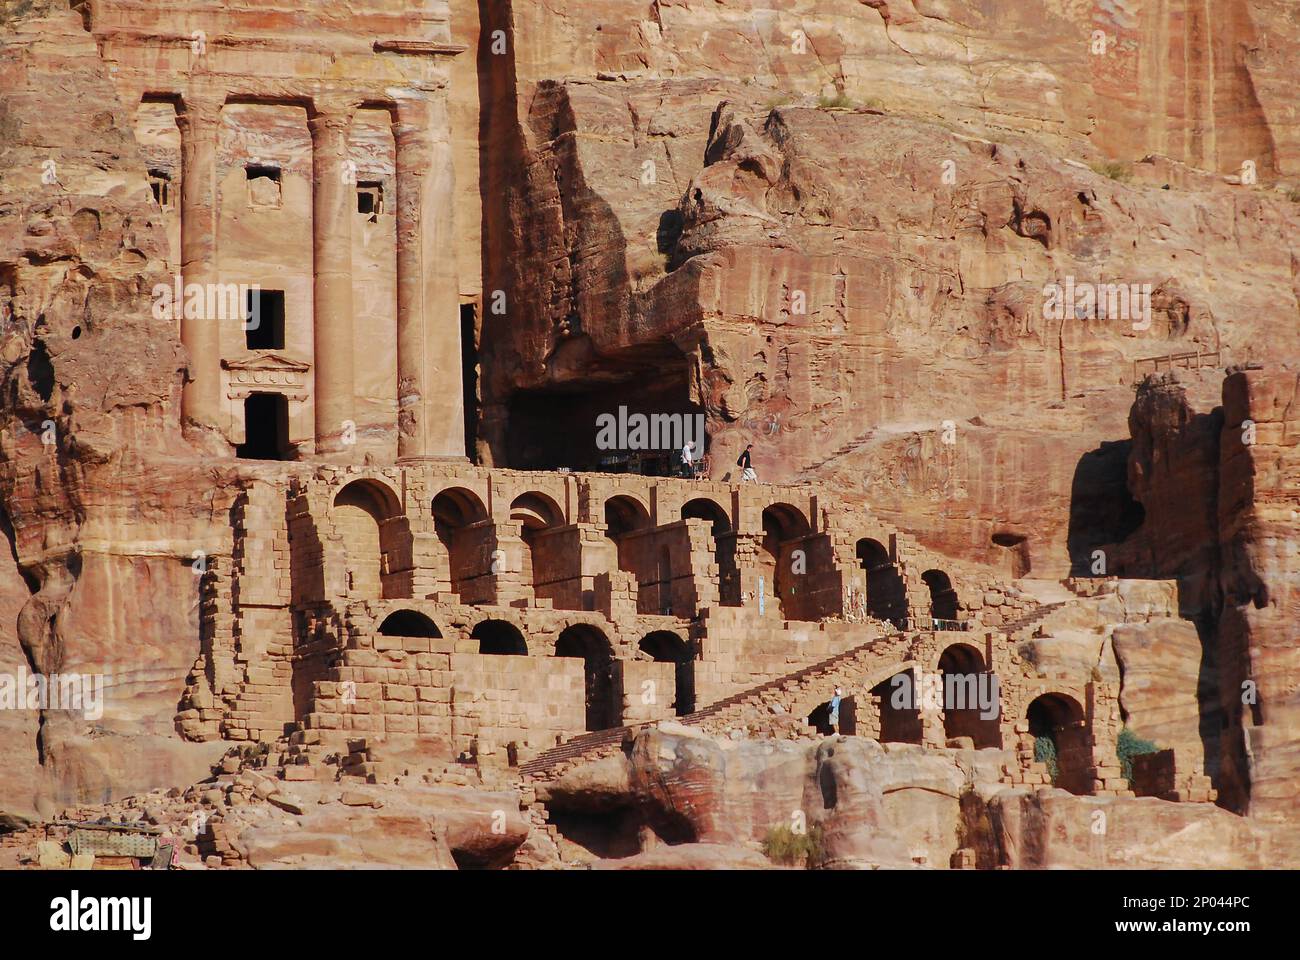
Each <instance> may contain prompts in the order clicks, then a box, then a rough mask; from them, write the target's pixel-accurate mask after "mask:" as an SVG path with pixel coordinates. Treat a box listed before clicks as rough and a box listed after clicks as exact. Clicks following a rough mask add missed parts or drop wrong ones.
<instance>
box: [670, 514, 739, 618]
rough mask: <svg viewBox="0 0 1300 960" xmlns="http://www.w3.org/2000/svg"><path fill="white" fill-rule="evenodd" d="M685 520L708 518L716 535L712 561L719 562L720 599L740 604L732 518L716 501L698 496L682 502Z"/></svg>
mask: <svg viewBox="0 0 1300 960" xmlns="http://www.w3.org/2000/svg"><path fill="white" fill-rule="evenodd" d="M682 519H683V520H707V521H708V522H709V524H710V526H709V532H710V534H711V535H712V536H713V562H714V563H716V564H717V565H718V602H719V603H721V604H722V605H723V606H724V607H738V606H740V569H739V568H738V567H737V566H736V534H735V531H734V530H733V529H732V527H731V518H730V517H729V516H727V512H726V511H725V510H723V509H722V507H721V506H720V505H719V504H718V503H717V502H715V501H713V500H710V499H709V498H707V497H697V498H696V499H694V500H689V501H687V502H686V503H685V504H683V505H682Z"/></svg>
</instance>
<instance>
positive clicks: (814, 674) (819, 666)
mask: <svg viewBox="0 0 1300 960" xmlns="http://www.w3.org/2000/svg"><path fill="white" fill-rule="evenodd" d="M906 639H907V635H906V634H901V633H900V634H893V635H890V636H886V637H873V638H872V639H870V640H868V641H866V642H865V643H862V644H859V645H858V646H856V647H852V648H851V649H849V650H845V651H844V652H842V653H838V654H836V655H835V656H832V657H828V658H827V659H825V660H822V661H820V662H818V663H814V664H811V665H810V666H807V667H803V668H802V669H800V670H796V671H794V672H793V673H787V674H784V675H783V676H780V677H777V678H775V679H773V680H768V681H766V682H765V683H761V684H758V685H757V686H754V687H749V688H747V689H745V690H742V691H740V692H739V693H735V694H733V695H731V696H730V697H725V698H724V699H722V700H718V701H716V702H715V703H712V704H710V705H709V706H707V707H705V708H704V709H702V710H697V711H695V712H694V713H691V714H687V715H686V716H684V717H678V718H677V722H678V723H681V724H683V725H685V726H690V727H698V726H702V725H703V724H704V723H705V722H707V721H710V720H716V719H719V718H720V717H721V716H722V715H723V714H724V713H725V712H726V711H729V710H732V711H733V712H743V710H744V709H745V708H754V707H759V706H761V705H762V704H763V701H764V697H765V696H766V695H768V694H772V693H776V692H780V691H786V690H789V689H791V688H793V687H796V686H798V685H800V684H803V683H805V682H807V681H810V680H814V679H817V678H819V677H822V676H827V675H829V674H832V673H834V672H835V671H836V670H837V669H838V668H840V667H844V666H849V665H851V664H852V662H853V661H854V660H858V659H861V658H863V656H864V655H866V654H876V653H877V652H878V648H879V647H880V646H882V645H885V644H887V643H888V642H889V641H893V642H894V643H895V644H898V643H899V642H900V641H906ZM900 659H901V658H900ZM657 722H658V721H649V722H646V723H641V724H633V725H630V726H623V727H613V728H611V729H609V730H598V731H596V732H594V733H586V734H583V735H582V736H579V737H574V738H573V739H572V740H568V741H566V742H564V743H562V744H560V745H559V746H556V747H552V748H551V749H550V750H546V751H544V752H543V753H541V754H538V755H537V756H536V757H534V758H533V759H532V760H530V761H528V762H527V763H524V764H521V765H520V767H519V773H520V775H521V776H522V777H523V778H524V779H526V780H527V779H553V778H554V777H556V776H558V775H559V774H560V773H562V772H563V771H564V770H567V769H569V768H571V767H573V766H575V765H576V764H578V763H586V762H590V761H592V760H597V759H601V758H602V757H606V756H613V755H614V754H616V753H618V752H619V751H621V749H622V746H623V743H624V742H625V741H627V740H629V739H631V737H632V736H633V735H634V734H635V733H636V732H637V731H638V730H643V729H645V728H647V727H651V726H654V725H655V724H656V723H657Z"/></svg>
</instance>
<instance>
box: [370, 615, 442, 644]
mask: <svg viewBox="0 0 1300 960" xmlns="http://www.w3.org/2000/svg"><path fill="white" fill-rule="evenodd" d="M379 633H380V635H381V636H385V637H429V638H431V639H435V640H436V639H441V638H442V631H441V630H439V629H438V625H437V624H436V623H434V622H433V620H432V618H430V617H428V616H426V615H425V614H423V613H421V612H420V611H418V610H394V611H393V612H392V613H390V614H389V615H388V616H386V617H384V622H383V623H381V624H380V625H379Z"/></svg>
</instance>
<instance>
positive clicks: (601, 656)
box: [555, 623, 623, 730]
mask: <svg viewBox="0 0 1300 960" xmlns="http://www.w3.org/2000/svg"><path fill="white" fill-rule="evenodd" d="M555 656H557V657H580V658H581V659H582V673H583V678H584V681H585V682H584V688H585V695H584V698H583V700H584V706H585V708H586V720H587V729H588V730H607V729H609V728H610V727H617V726H618V725H619V724H620V723H621V721H622V712H623V711H622V703H623V692H622V690H621V689H620V687H621V684H620V683H619V682H618V680H619V679H620V678H619V677H618V676H617V675H616V674H617V669H616V667H617V664H616V661H615V660H614V648H613V646H612V645H611V644H610V642H609V638H608V637H606V636H605V634H604V633H603V632H602V631H601V630H600V628H598V627H596V626H593V625H592V624H589V623H575V624H572V625H571V626H568V627H565V628H564V630H563V631H561V633H560V635H559V637H558V638H556V641H555Z"/></svg>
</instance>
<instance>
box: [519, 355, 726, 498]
mask: <svg viewBox="0 0 1300 960" xmlns="http://www.w3.org/2000/svg"><path fill="white" fill-rule="evenodd" d="M508 416H509V420H508V426H507V430H506V453H507V457H508V460H507V462H508V463H509V465H510V466H511V467H512V468H514V469H517V470H555V469H557V468H566V467H567V468H569V469H572V470H584V471H595V472H600V473H639V474H644V475H646V476H670V475H675V474H676V473H677V471H678V461H677V454H678V451H679V450H680V449H681V446H682V444H683V443H684V441H685V440H687V439H691V440H694V441H695V446H696V451H697V454H699V453H703V452H704V448H705V446H706V443H705V439H704V437H703V434H704V410H703V408H702V407H700V406H699V405H697V404H694V403H692V402H691V400H690V397H689V391H688V390H687V385H686V380H685V376H684V374H678V373H674V372H668V373H664V372H663V371H662V370H660V371H659V372H658V373H656V374H650V373H647V375H645V376H644V377H642V378H641V379H640V380H636V381H628V382H625V383H619V384H609V385H601V386H598V387H595V388H591V389H586V390H565V391H559V390H525V391H518V392H516V393H515V394H513V395H512V396H511V398H510V403H509V414H508Z"/></svg>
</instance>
